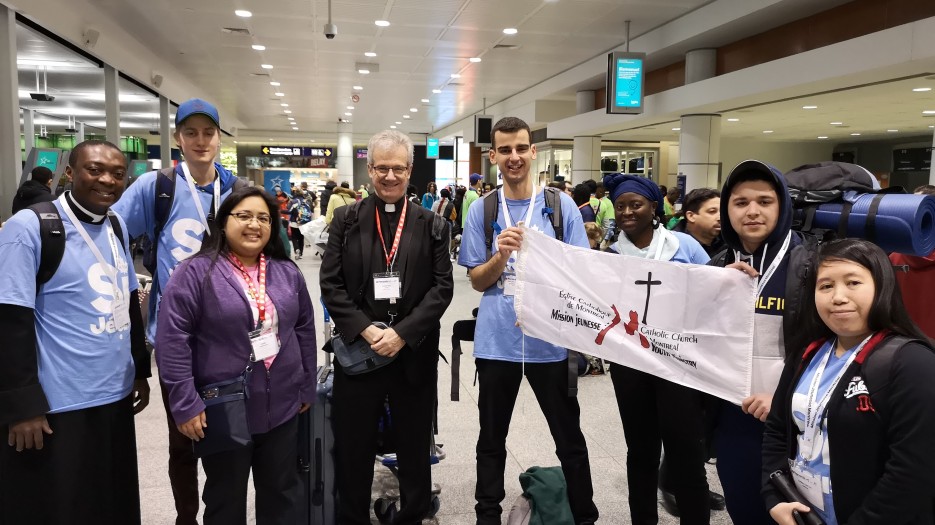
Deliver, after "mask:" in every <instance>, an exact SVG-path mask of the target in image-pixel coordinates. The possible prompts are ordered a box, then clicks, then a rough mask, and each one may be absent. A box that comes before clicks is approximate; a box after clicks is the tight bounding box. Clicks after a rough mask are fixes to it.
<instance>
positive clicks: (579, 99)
mask: <svg viewBox="0 0 935 525" xmlns="http://www.w3.org/2000/svg"><path fill="white" fill-rule="evenodd" d="M575 111H576V113H577V114H578V115H580V114H582V113H588V112H590V111H594V91H587V90H584V91H579V92H577V93H575Z"/></svg>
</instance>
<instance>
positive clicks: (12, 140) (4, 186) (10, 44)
mask: <svg viewBox="0 0 935 525" xmlns="http://www.w3.org/2000/svg"><path fill="white" fill-rule="evenodd" d="M19 140H20V134H19V79H18V78H17V76H16V12H15V11H14V10H13V9H11V8H9V7H7V6H5V5H0V218H2V219H3V220H6V219H8V218H10V207H11V206H12V205H13V196H14V195H15V194H16V189H17V188H18V187H19V178H20V175H21V174H22V172H23V166H22V163H23V154H22V152H21V151H20V149H19V147H20V142H19Z"/></svg>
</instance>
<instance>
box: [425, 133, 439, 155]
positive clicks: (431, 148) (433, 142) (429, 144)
mask: <svg viewBox="0 0 935 525" xmlns="http://www.w3.org/2000/svg"><path fill="white" fill-rule="evenodd" d="M425 158H427V159H437V158H438V139H434V138H428V139H426V140H425Z"/></svg>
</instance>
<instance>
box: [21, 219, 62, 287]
mask: <svg viewBox="0 0 935 525" xmlns="http://www.w3.org/2000/svg"><path fill="white" fill-rule="evenodd" d="M29 209H30V210H32V211H33V212H34V213H35V214H36V217H38V218H39V240H40V249H39V250H40V253H39V270H38V271H37V272H36V293H37V294H38V293H39V287H40V286H42V285H43V284H45V283H47V282H48V281H49V279H51V278H52V276H53V275H55V272H56V270H58V265H59V264H61V262H62V257H64V256H65V224H64V223H63V222H62V216H61V215H60V214H59V212H58V208H56V207H55V203H54V202H51V201H50V202H40V203H36V204H33V205H32V206H30V207H29Z"/></svg>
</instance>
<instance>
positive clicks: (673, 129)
mask: <svg viewBox="0 0 935 525" xmlns="http://www.w3.org/2000/svg"><path fill="white" fill-rule="evenodd" d="M672 131H682V128H672Z"/></svg>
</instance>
